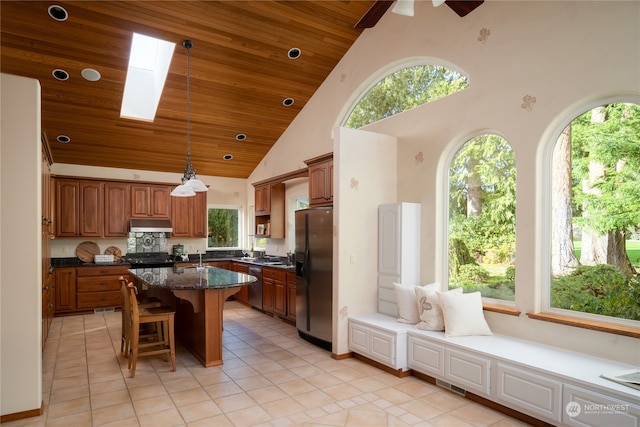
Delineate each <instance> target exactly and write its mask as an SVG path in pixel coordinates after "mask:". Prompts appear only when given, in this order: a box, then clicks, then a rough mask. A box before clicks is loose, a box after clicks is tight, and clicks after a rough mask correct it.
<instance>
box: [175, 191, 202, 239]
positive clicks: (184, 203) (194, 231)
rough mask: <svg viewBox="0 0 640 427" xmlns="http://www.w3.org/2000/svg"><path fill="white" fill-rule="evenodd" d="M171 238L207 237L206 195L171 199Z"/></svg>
mask: <svg viewBox="0 0 640 427" xmlns="http://www.w3.org/2000/svg"><path fill="white" fill-rule="evenodd" d="M171 228H172V229H173V232H172V233H171V235H172V237H207V193H206V192H199V193H196V195H195V197H171Z"/></svg>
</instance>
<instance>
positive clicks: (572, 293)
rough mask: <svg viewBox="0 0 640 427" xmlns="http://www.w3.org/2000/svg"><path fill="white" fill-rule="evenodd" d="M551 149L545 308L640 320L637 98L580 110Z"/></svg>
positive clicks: (609, 318)
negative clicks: (547, 269)
mask: <svg viewBox="0 0 640 427" xmlns="http://www.w3.org/2000/svg"><path fill="white" fill-rule="evenodd" d="M550 154H551V168H550V170H549V173H550V177H551V183H552V186H551V198H550V202H551V214H550V219H551V220H550V231H551V233H550V237H549V238H550V242H549V243H550V247H551V254H550V267H549V273H550V276H551V278H550V281H549V283H548V285H547V286H545V288H546V291H545V292H544V293H543V294H544V295H545V306H546V307H544V309H545V310H549V311H552V312H553V311H556V312H561V313H562V314H564V315H569V316H573V317H591V318H592V319H593V318H597V319H598V320H604V321H610V322H614V323H615V322H618V321H619V320H620V319H624V320H623V321H622V322H621V323H625V321H627V320H630V321H640V305H639V304H638V301H640V281H639V280H638V272H639V271H640V105H637V104H630V103H613V104H605V105H600V106H597V107H596V108H593V109H589V110H588V111H585V112H584V113H583V114H581V115H579V116H578V117H576V118H575V119H573V121H571V123H569V125H567V126H566V128H565V129H564V130H563V131H562V132H561V133H560V136H559V137H558V138H557V141H556V142H555V145H554V146H553V151H552V153H550ZM605 316H606V317H605ZM634 323H635V324H636V325H637V322H634Z"/></svg>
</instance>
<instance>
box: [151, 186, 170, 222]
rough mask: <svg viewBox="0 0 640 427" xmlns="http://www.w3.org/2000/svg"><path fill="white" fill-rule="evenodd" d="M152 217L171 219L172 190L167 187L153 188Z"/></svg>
mask: <svg viewBox="0 0 640 427" xmlns="http://www.w3.org/2000/svg"><path fill="white" fill-rule="evenodd" d="M150 192H151V216H152V217H154V218H166V219H169V218H171V188H170V187H167V186H165V185H155V186H151V190H150Z"/></svg>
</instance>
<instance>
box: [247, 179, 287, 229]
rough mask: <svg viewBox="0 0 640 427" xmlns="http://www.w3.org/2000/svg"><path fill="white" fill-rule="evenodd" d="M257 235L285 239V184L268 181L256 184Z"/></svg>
mask: <svg viewBox="0 0 640 427" xmlns="http://www.w3.org/2000/svg"><path fill="white" fill-rule="evenodd" d="M255 189H256V194H255V205H256V230H255V234H256V235H263V236H264V237H271V238H273V239H284V229H285V223H286V221H285V198H284V193H285V185H284V183H282V182H279V183H267V184H258V185H255Z"/></svg>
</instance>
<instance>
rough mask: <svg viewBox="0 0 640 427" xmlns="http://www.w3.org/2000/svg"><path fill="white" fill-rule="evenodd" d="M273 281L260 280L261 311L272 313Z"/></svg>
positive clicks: (267, 279)
mask: <svg viewBox="0 0 640 427" xmlns="http://www.w3.org/2000/svg"><path fill="white" fill-rule="evenodd" d="M273 288H274V286H273V279H269V278H266V277H263V278H262V309H263V310H264V311H266V312H267V313H273Z"/></svg>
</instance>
